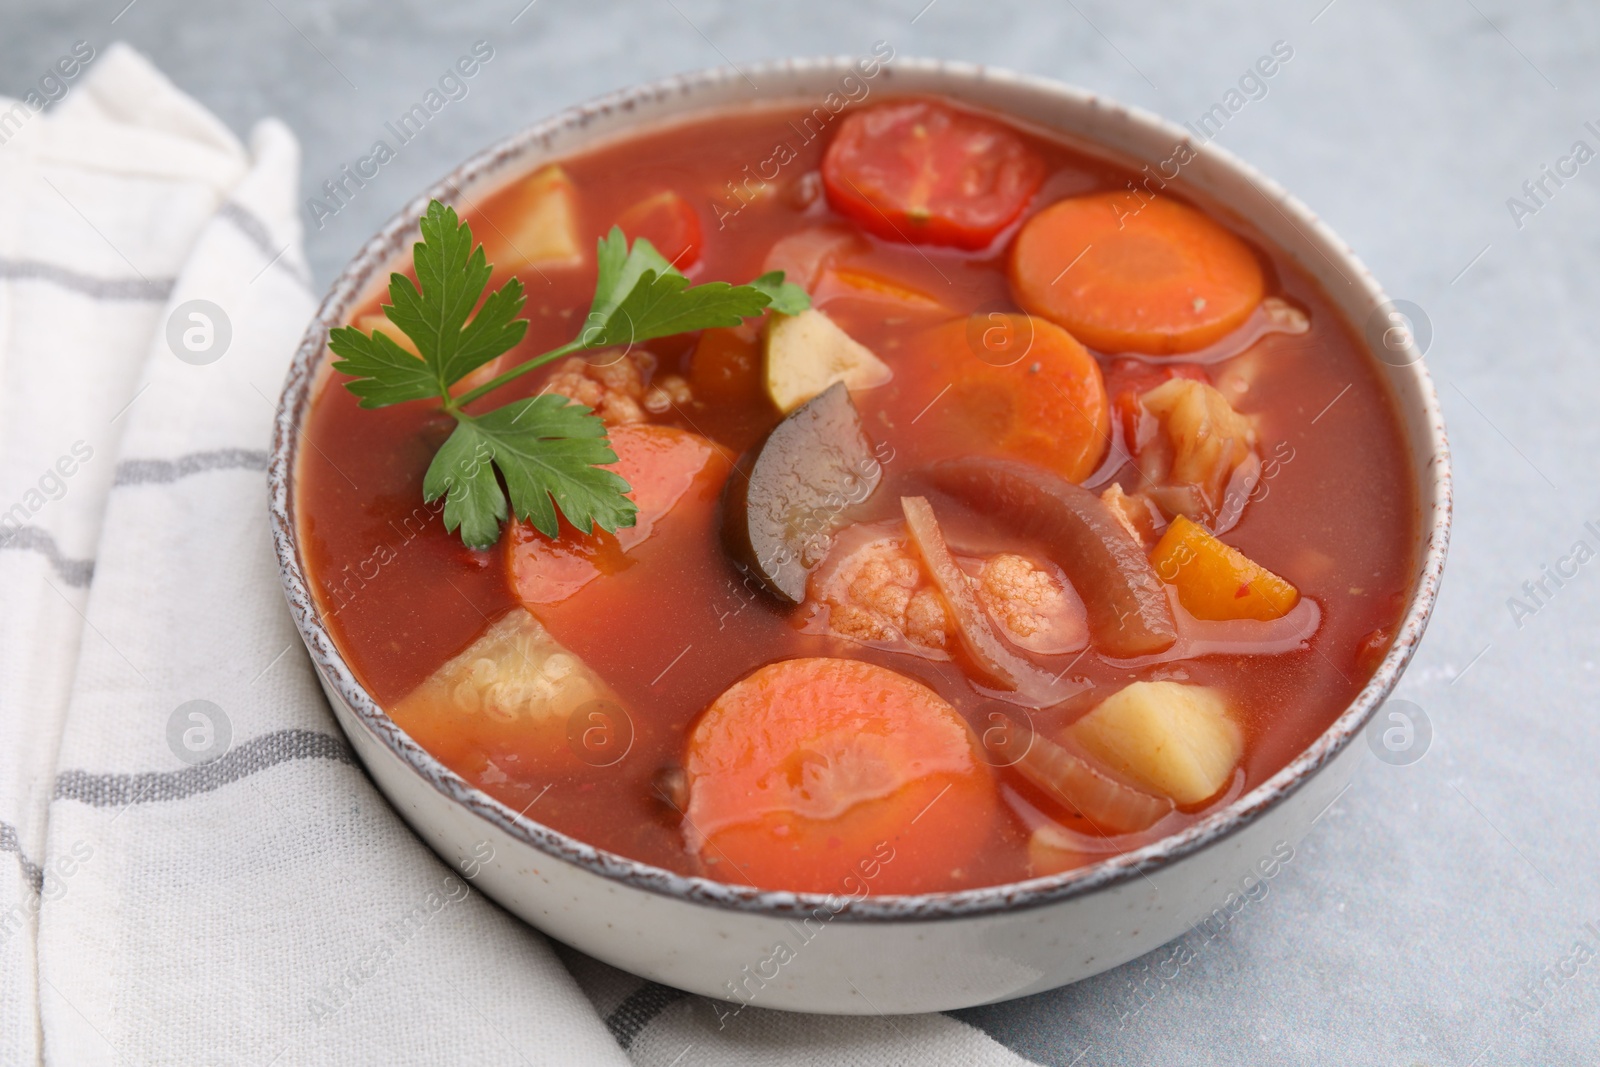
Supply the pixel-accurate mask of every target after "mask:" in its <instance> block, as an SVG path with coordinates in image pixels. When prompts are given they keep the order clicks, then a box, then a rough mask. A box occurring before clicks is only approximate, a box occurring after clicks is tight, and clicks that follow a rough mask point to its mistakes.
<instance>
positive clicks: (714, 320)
mask: <svg viewBox="0 0 1600 1067" xmlns="http://www.w3.org/2000/svg"><path fill="white" fill-rule="evenodd" d="M627 247H628V239H627V237H625V236H624V235H623V233H622V229H621V228H620V227H617V226H613V227H611V232H610V233H609V234H607V235H606V236H604V237H602V238H601V239H600V248H599V252H598V254H597V255H596V257H595V258H596V261H597V262H598V263H599V267H600V271H599V275H600V276H599V281H598V282H597V283H596V284H595V293H594V303H593V305H592V306H591V307H590V308H589V315H588V317H587V318H586V319H584V326H583V332H582V333H581V334H580V335H579V340H580V341H581V342H582V343H583V347H585V348H609V347H611V346H613V345H624V346H626V345H633V344H638V343H639V342H641V341H650V340H653V339H655V338H657V337H670V336H672V335H673V334H675V333H687V332H688V331H690V330H703V329H706V328H708V327H711V326H737V325H739V323H741V322H743V321H744V320H745V319H747V318H749V317H750V316H751V315H759V314H761V312H762V310H763V309H764V308H766V306H767V305H768V304H769V303H771V301H772V296H771V294H770V293H768V292H767V291H765V290H763V289H759V288H757V287H756V286H755V285H753V284H752V285H729V284H728V283H727V282H707V283H706V284H705V285H696V286H694V287H693V288H690V287H689V279H688V278H686V277H684V276H683V274H682V273H680V272H679V271H678V270H676V269H675V268H674V267H673V266H672V264H670V263H668V262H667V261H666V259H665V258H664V257H663V256H662V255H661V253H660V252H657V251H656V249H655V246H654V245H652V244H651V243H650V242H649V241H647V240H645V239H644V238H642V237H641V238H638V239H636V240H635V241H634V242H633V248H632V250H630V251H626V252H624V250H625V249H627ZM776 273H777V275H778V278H779V280H780V282H781V280H782V277H783V272H782V271H778V272H776ZM795 288H798V286H796V287H795Z"/></svg>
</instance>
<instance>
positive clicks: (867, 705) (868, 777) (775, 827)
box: [684, 658, 999, 896]
mask: <svg viewBox="0 0 1600 1067" xmlns="http://www.w3.org/2000/svg"><path fill="white" fill-rule="evenodd" d="M684 770H685V772H686V773H687V776H688V787H689V804H688V808H687V809H686V811H685V818H684V832H685V835H686V837H687V840H688V843H689V846H690V849H691V851H693V852H695V853H696V854H697V855H698V856H699V857H700V859H701V860H702V862H704V863H705V864H706V865H707V870H708V873H710V874H711V875H712V876H714V877H715V878H717V879H718V880H720V881H729V882H742V883H746V884H749V885H756V886H762V887H765V888H774V889H789V890H795V891H798V892H818V893H838V894H844V895H851V896H859V895H863V893H864V892H870V893H874V894H881V893H915V892H927V891H930V890H939V889H945V888H951V887H952V886H953V885H955V884H959V882H960V878H959V876H955V875H954V871H955V869H957V868H961V867H962V866H963V865H964V864H967V863H969V862H970V861H971V860H972V858H973V856H974V855H975V854H976V853H977V852H978V851H979V850H980V849H981V848H982V847H983V846H984V844H985V842H986V841H987V840H988V839H989V838H990V837H992V836H993V834H994V833H995V832H996V830H997V828H998V825H999V819H998V817H999V802H998V798H997V797H996V795H995V790H994V781H993V778H992V776H991V774H990V772H989V770H988V768H987V767H986V766H985V765H984V763H983V761H982V760H981V759H980V758H979V750H978V740H977V738H976V737H975V736H974V735H973V733H972V730H971V729H970V728H969V727H968V726H967V724H966V722H965V720H963V719H962V718H961V716H960V715H959V714H957V713H956V710H955V709H954V708H952V707H951V706H950V705H949V704H947V703H945V701H944V700H942V699H941V698H940V697H939V695H938V694H936V693H934V692H933V691H932V690H931V689H928V688H927V687H926V686H924V685H922V684H920V683H918V682H915V681H912V680H911V679H910V678H907V677H905V676H904V675H901V674H897V673H896V672H894V671H891V670H889V669H888V668H887V667H880V666H878V665H876V664H872V663H864V662H862V661H860V660H849V659H825V658H822V659H791V660H783V661H781V662H779V663H773V664H769V665H768V666H766V667H762V668H760V669H759V670H757V671H756V672H755V673H754V674H751V675H750V676H749V677H747V678H745V679H744V680H742V681H739V682H736V683H734V685H732V686H731V687H729V688H728V689H727V691H725V692H724V693H723V694H722V695H721V696H719V697H718V698H717V699H716V700H715V701H713V702H712V704H711V706H710V707H709V708H707V709H706V711H705V713H704V714H703V715H702V716H701V717H700V719H699V720H698V721H697V722H696V723H695V726H694V730H693V732H692V733H691V734H690V736H689V742H688V751H687V753H686V758H685V761H684Z"/></svg>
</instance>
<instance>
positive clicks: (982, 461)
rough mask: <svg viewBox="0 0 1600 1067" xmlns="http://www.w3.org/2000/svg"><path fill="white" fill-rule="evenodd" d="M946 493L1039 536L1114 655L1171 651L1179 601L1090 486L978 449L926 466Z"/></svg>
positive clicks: (1098, 638) (1098, 640)
mask: <svg viewBox="0 0 1600 1067" xmlns="http://www.w3.org/2000/svg"><path fill="white" fill-rule="evenodd" d="M926 475H927V477H928V479H929V481H931V482H932V484H933V485H934V486H935V487H937V488H938V489H940V490H942V491H943V492H945V493H948V494H950V495H951V496H953V497H955V498H956V499H958V500H960V501H961V502H963V503H965V504H967V505H969V506H971V507H973V508H976V509H978V510H979V511H981V512H983V513H984V514H985V515H988V516H991V517H992V518H993V519H994V521H995V522H997V523H999V524H1000V525H1002V526H1004V527H1006V528H1007V529H1009V530H1011V531H1012V532H1013V533H1016V534H1018V535H1019V536H1022V537H1027V538H1029V539H1030V540H1034V541H1037V542H1038V543H1039V544H1040V545H1042V546H1043V547H1044V550H1045V552H1046V554H1047V555H1049V557H1050V558H1051V559H1052V560H1053V561H1055V563H1056V565H1057V566H1059V567H1060V568H1061V569H1062V570H1063V571H1065V572H1066V574H1067V577H1068V578H1069V579H1071V581H1072V584H1073V585H1074V586H1075V587H1076V588H1077V590H1078V594H1079V595H1080V596H1081V597H1082V598H1083V602H1084V606H1085V607H1086V608H1087V609H1088V615H1089V633H1090V636H1091V637H1092V638H1093V640H1094V643H1095V644H1096V645H1097V646H1098V647H1099V648H1100V649H1101V650H1102V651H1105V652H1107V653H1109V654H1110V655H1112V656H1117V657H1121V658H1132V657H1135V656H1148V655H1154V654H1156V653H1160V652H1165V651H1166V650H1167V649H1169V648H1171V647H1172V646H1173V644H1174V643H1175V642H1176V641H1177V640H1178V626H1177V622H1176V620H1175V619H1174V618H1173V616H1172V605H1171V603H1170V602H1168V600H1167V594H1166V590H1165V589H1164V588H1163V587H1162V584H1161V579H1160V578H1159V577H1158V576H1157V575H1156V572H1155V568H1154V567H1152V566H1151V565H1150V561H1149V560H1148V559H1146V558H1145V554H1144V548H1143V546H1141V545H1140V544H1139V543H1138V542H1137V541H1135V540H1134V539H1133V535H1132V534H1130V533H1129V532H1128V531H1127V529H1126V528H1124V527H1123V525H1122V524H1121V523H1120V522H1118V521H1117V518H1116V516H1114V515H1113V514H1112V513H1111V511H1110V509H1109V508H1107V507H1106V506H1105V504H1104V503H1102V502H1101V501H1100V498H1099V497H1097V496H1095V495H1094V494H1093V493H1091V492H1090V491H1089V490H1087V489H1085V488H1083V486H1081V485H1074V484H1073V483H1072V482H1069V481H1067V480H1066V479H1065V478H1062V477H1061V476H1060V475H1058V474H1055V473H1052V472H1051V471H1048V470H1045V469H1044V468H1043V467H1036V466H1034V465H1033V464H1031V463H1024V462H1022V461H1020V460H1011V459H995V458H991V457H987V456H973V457H967V458H964V459H953V460H946V461H945V462H943V463H936V464H934V465H933V466H932V467H929V468H928V469H927V471H926Z"/></svg>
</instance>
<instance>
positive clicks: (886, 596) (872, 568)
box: [817, 537, 950, 650]
mask: <svg viewBox="0 0 1600 1067" xmlns="http://www.w3.org/2000/svg"><path fill="white" fill-rule="evenodd" d="M847 551H848V553H849V554H848V555H846V556H845V557H844V558H843V559H842V560H841V561H840V563H839V565H838V566H837V567H836V568H834V569H832V571H831V573H830V574H829V575H828V576H827V577H826V578H825V579H824V580H823V581H821V582H819V583H818V585H819V589H818V590H817V592H818V598H817V599H818V600H819V601H820V603H821V604H822V605H823V606H825V607H826V608H827V609H828V629H829V630H831V631H832V632H834V633H836V634H838V635H839V636H840V637H848V638H850V639H851V640H853V641H867V642H885V643H888V642H898V641H902V640H904V641H909V642H910V643H911V644H913V645H917V646H919V647H921V648H924V649H932V650H942V649H943V648H944V647H945V645H946V642H948V640H949V638H950V620H949V618H948V616H947V614H946V612H945V608H944V601H942V600H941V599H939V594H938V592H937V591H936V590H935V589H934V588H933V587H932V586H931V585H930V584H929V582H928V579H927V576H926V575H924V574H923V572H922V564H921V563H920V562H919V561H918V560H917V558H916V557H915V556H914V555H913V554H912V553H911V549H910V546H909V545H907V544H906V542H905V540H904V539H903V538H895V537H880V538H877V539H875V540H871V541H867V542H866V543H865V544H861V545H859V546H856V547H854V548H853V550H847Z"/></svg>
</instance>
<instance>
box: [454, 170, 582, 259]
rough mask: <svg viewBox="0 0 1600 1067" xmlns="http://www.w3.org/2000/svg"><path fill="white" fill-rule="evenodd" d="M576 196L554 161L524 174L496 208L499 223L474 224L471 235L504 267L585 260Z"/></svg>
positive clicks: (575, 191) (575, 192)
mask: <svg viewBox="0 0 1600 1067" xmlns="http://www.w3.org/2000/svg"><path fill="white" fill-rule="evenodd" d="M577 201H578V194H577V189H576V187H575V186H574V185H573V184H572V179H571V178H569V177H568V176H567V172H566V171H564V170H562V169H561V168H560V167H558V166H556V165H554V164H551V165H550V166H548V167H544V168H541V169H540V170H537V171H535V172H534V173H532V174H530V175H529V176H528V177H526V178H524V179H522V181H521V182H520V183H519V184H518V185H516V186H515V187H514V188H513V189H512V190H511V191H510V192H509V193H507V194H506V196H505V199H504V200H503V201H502V203H504V204H505V209H504V210H494V211H491V213H490V214H491V216H492V217H494V218H496V219H497V220H498V221H497V223H496V224H493V225H490V224H482V225H479V226H474V227H473V234H472V235H473V237H474V238H475V239H476V240H478V241H481V242H483V250H484V253H485V254H486V255H487V256H488V257H489V262H490V263H492V264H494V266H495V268H496V269H497V270H499V271H515V270H522V269H523V268H525V267H533V268H535V269H541V268H551V267H575V266H578V265H580V264H581V263H582V262H583V248H582V246H580V245H579V244H578V202H577ZM497 207H498V205H497ZM480 230H481V231H482V232H479V231H480Z"/></svg>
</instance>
